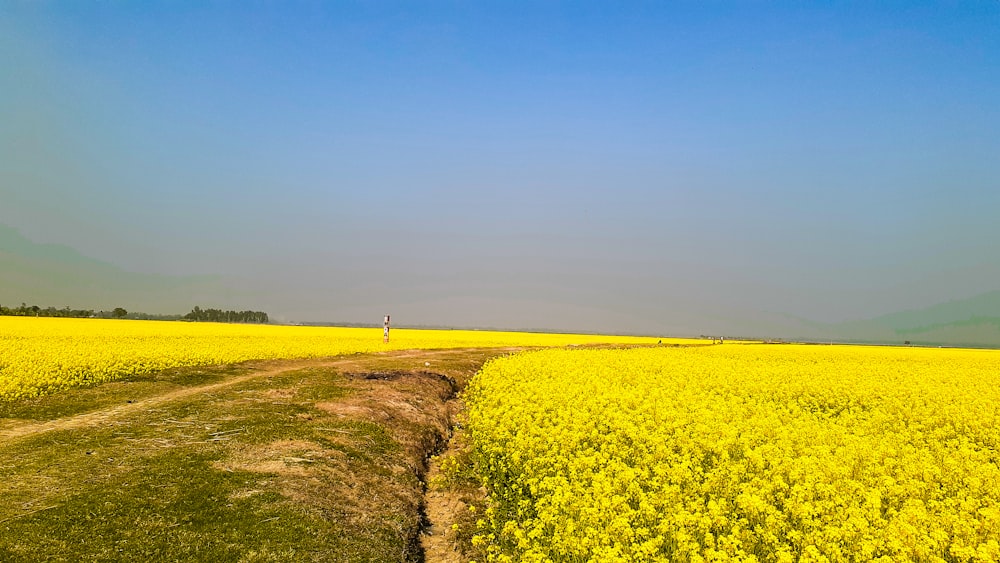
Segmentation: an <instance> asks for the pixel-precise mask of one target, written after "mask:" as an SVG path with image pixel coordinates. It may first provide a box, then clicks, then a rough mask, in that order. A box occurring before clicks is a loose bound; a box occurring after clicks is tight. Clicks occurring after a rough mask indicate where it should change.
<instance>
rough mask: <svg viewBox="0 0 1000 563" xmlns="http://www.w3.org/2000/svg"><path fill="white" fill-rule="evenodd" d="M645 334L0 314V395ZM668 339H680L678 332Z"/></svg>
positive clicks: (622, 339)
mask: <svg viewBox="0 0 1000 563" xmlns="http://www.w3.org/2000/svg"><path fill="white" fill-rule="evenodd" d="M656 340H657V339H653V338H640V337H628V336H594V335H579V334H533V333H516V332H487V331H460V330H454V331H452V330H406V329H393V330H392V341H391V342H390V343H389V344H383V343H382V329H380V328H374V329H373V328H332V327H298V326H268V325H234V324H217V323H184V322H162V321H119V320H103V319H64V318H34V317H0V401H10V400H15V399H19V398H27V397H36V396H39V395H43V394H48V393H52V392H55V391H59V390H62V389H67V388H70V387H76V386H80V385H88V384H92V383H97V382H103V381H110V380H114V379H119V378H122V377H126V376H129V375H137V374H145V373H151V372H154V371H157V370H162V369H166V368H171V367H178V366H195V365H213V364H230V363H236V362H242V361H246V360H262V359H278V358H308V357H323V356H335V355H340V354H354V353H362V352H378V351H384V350H401V349H411V348H464V347H502V346H565V345H569V344H588V343H609V344H643V343H645V344H648V343H653V342H656ZM671 342H683V341H680V340H676V341H673V340H672V341H671Z"/></svg>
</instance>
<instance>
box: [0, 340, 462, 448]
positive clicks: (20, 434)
mask: <svg viewBox="0 0 1000 563" xmlns="http://www.w3.org/2000/svg"><path fill="white" fill-rule="evenodd" d="M454 351H455V350H454V349H441V350H400V351H396V352H380V353H377V354H364V355H358V356H345V357H334V358H323V359H300V360H275V361H271V362H267V363H265V364H263V365H262V366H261V368H259V369H258V370H255V371H253V372H251V373H248V374H244V375H238V376H234V377H230V378H227V379H226V380H225V381H220V382H217V383H209V384H206V385H197V386H193V387H184V388H181V389H176V390H174V391H170V392H167V393H162V394H160V395H154V396H152V397H147V398H145V399H139V400H137V401H135V402H133V403H127V404H124V405H116V406H113V407H110V408H106V409H101V410H97V411H91V412H86V413H82V414H77V415H72V416H68V417H64V418H57V419H54V420H46V421H43V422H27V423H23V424H19V425H16V426H11V427H8V428H5V429H3V430H0V440H4V441H12V440H18V439H22V438H27V437H30V436H35V435H38V434H44V433H45V432H51V431H53V430H68V429H74V428H84V427H89V426H96V425H103V424H108V423H110V422H112V421H114V420H116V419H119V418H122V417H125V416H128V415H130V414H134V413H137V412H141V411H143V410H147V409H150V408H152V407H155V406H157V405H161V404H163V403H167V402H170V401H176V400H179V399H184V398H186V397H190V396H192V395H196V394H199V393H210V392H212V391H217V390H219V389H225V388H227V387H232V386H234V385H239V384H241V383H244V382H247V381H250V380H253V379H260V378H263V377H270V376H274V375H278V374H281V373H285V372H289V371H295V370H299V369H303V368H310V367H321V368H329V367H335V368H341V369H344V370H351V369H352V368H356V367H358V366H359V365H360V364H361V361H360V360H361V358H362V357H364V358H371V357H373V356H375V357H384V358H398V359H421V358H427V359H433V358H434V357H436V356H440V355H442V354H447V353H449V352H454ZM275 364H277V365H275ZM247 365H251V366H253V365H255V364H254V363H249V364H247ZM68 392H72V390H69V391H68Z"/></svg>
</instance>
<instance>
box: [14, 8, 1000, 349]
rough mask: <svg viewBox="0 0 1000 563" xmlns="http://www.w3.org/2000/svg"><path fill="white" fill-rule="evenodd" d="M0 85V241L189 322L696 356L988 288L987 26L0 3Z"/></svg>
mask: <svg viewBox="0 0 1000 563" xmlns="http://www.w3.org/2000/svg"><path fill="white" fill-rule="evenodd" d="M0 60H3V61H4V62H3V63H2V65H0V68H2V71H0V225H4V226H7V227H10V228H11V229H14V230H16V231H17V232H19V233H20V235H21V236H23V237H24V238H25V239H27V240H29V241H31V243H33V244H57V245H65V246H68V247H71V248H73V249H75V250H76V251H78V252H79V253H80V254H81V255H83V256H85V257H89V258H93V259H95V260H99V261H102V262H106V263H108V264H111V265H114V266H116V267H117V268H120V269H121V270H122V271H124V272H131V273H134V274H137V275H146V276H153V277H155V276H160V277H164V278H177V279H188V278H191V279H200V280H204V279H208V278H211V279H212V280H216V281H218V283H219V284H220V286H219V287H216V288H215V289H214V290H212V291H215V292H216V293H212V292H211V291H209V290H208V289H206V287H207V286H204V285H200V286H198V287H199V289H198V291H203V292H207V293H203V294H204V295H218V296H219V297H218V299H219V300H220V301H226V300H230V301H231V302H220V303H205V302H202V303H192V305H194V304H200V305H202V306H233V307H240V308H253V309H259V310H265V311H267V312H268V313H270V314H271V315H272V316H273V317H274V318H277V319H284V320H294V321H342V322H377V320H378V319H380V318H381V315H382V314H384V313H386V312H389V313H392V314H393V316H394V318H398V319H400V321H401V322H404V323H406V324H424V325H449V326H482V327H496V328H550V329H560V330H580V331H604V332H636V333H657V332H666V331H673V332H687V333H695V334H696V333H699V332H707V331H710V330H717V331H726V330H728V329H733V330H736V328H738V327H746V326H765V325H767V323H780V322H781V320H780V319H781V318H784V317H785V316H791V317H800V318H804V319H809V320H812V321H818V322H826V323H834V322H840V321H848V320H856V319H866V318H872V317H876V316H879V315H883V314H887V313H894V312H898V311H903V310H907V309H918V308H922V307H927V306H930V305H934V304H937V303H943V302H947V301H951V300H959V299H966V298H970V297H973V296H976V295H980V294H983V293H987V292H990V291H994V290H998V289H1000V245H997V244H996V242H997V241H998V240H1000V221H997V220H996V217H997V215H998V211H1000V134H998V131H1000V106H998V104H997V103H996V100H1000V72H998V71H997V69H1000V2H981V3H967V4H961V5H954V4H947V5H946V4H938V3H919V4H915V3H911V2H906V3H888V4H879V5H878V6H873V5H868V4H832V5H828V4H823V5H803V4H800V3H788V4H750V3H746V4H742V3H740V4H707V3H680V4H673V5H669V6H668V5H660V4H655V3H651V4H631V5H627V6H624V7H623V6H617V5H611V4H601V3H590V2H582V3H566V4H561V3H560V4H555V3H553V4H542V5H538V4H529V3H524V4H512V3H503V4H496V5H485V4H447V3H427V4H411V3H406V4H404V3H398V4H397V3H381V4H366V3H346V2H345V3H330V4H327V3H292V4H266V3H262V4H256V3H255V4H247V5H245V4H242V3H225V2H223V3H210V4H198V3H186V2H179V3H178V2H172V3H167V2H152V3H140V4H115V3H70V2H46V3H34V2H30V3H29V2H26V3H5V4H3V5H0ZM0 253H2V252H0ZM137 283H139V282H137ZM199 283H201V282H199ZM213 283H215V282H213ZM140 285H141V284H140ZM168 285H169V284H168ZM175 285H176V284H175ZM42 286H44V284H39V287H42ZM12 287H13V286H8V287H3V286H0V303H4V304H6V303H5V301H11V300H16V301H17V302H20V301H32V300H33V299H38V298H37V297H34V296H33V295H30V294H29V295H23V293H24V292H26V291H31V289H30V288H31V287H32V285H31V284H29V283H27V282H24V280H22V284H21V285H18V286H17V291H16V292H20V293H18V294H17V295H15V294H14V293H16V292H15V290H14V289H13V288H12ZM149 287H150V288H154V289H155V288H157V287H160V288H161V289H162V287H163V286H162V285H156V284H151V285H149ZM171 287H173V286H171ZM154 289H150V290H149V291H145V292H144V293H142V294H141V295H143V297H141V298H140V297H138V295H140V294H139V293H135V294H134V296H133V297H134V298H135V299H136V300H137V306H140V307H142V308H143V309H144V310H147V312H184V311H183V310H182V311H176V310H175V309H176V307H177V305H176V304H175V301H174V299H175V298H176V297H177V296H176V295H172V296H171V297H170V298H169V299H168V298H167V297H166V295H167V294H166V293H163V294H162V295H164V297H162V298H159V300H158V298H157V297H156V295H158V293H157V291H160V290H154ZM62 290H63V289H60V291H62ZM65 291H67V292H72V289H71V288H70V289H65ZM163 291H164V292H165V291H166V290H163ZM67 295H68V294H67ZM67 299H69V297H67ZM143 300H145V301H143ZM176 302H177V303H179V302H180V301H179V300H178V301H176ZM39 304H40V305H54V306H62V305H69V304H72V305H73V306H87V307H98V308H100V307H104V306H108V307H110V306H115V305H116V303H108V304H97V303H68V302H67V303H48V302H42V303H39ZM168 306H169V307H170V308H171V310H169V311H164V310H163V308H166V307H168Z"/></svg>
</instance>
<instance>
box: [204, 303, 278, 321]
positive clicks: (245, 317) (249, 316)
mask: <svg viewBox="0 0 1000 563" xmlns="http://www.w3.org/2000/svg"><path fill="white" fill-rule="evenodd" d="M184 320H187V321H196V322H201V321H204V322H211V323H258V324H267V322H268V318H267V313H265V312H263V311H223V310H221V309H202V308H201V307H198V306H195V308H194V309H191V312H190V313H188V314H186V315H184Z"/></svg>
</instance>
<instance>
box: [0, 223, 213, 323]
mask: <svg viewBox="0 0 1000 563" xmlns="http://www.w3.org/2000/svg"><path fill="white" fill-rule="evenodd" d="M224 295H225V291H224V289H223V285H222V283H221V280H220V279H219V278H215V277H209V276H188V277H175V276H163V275H152V274H141V273H135V272H128V271H125V270H123V269H121V268H119V267H117V266H115V265H113V264H109V263H107V262H102V261H100V260H94V259H93V258H88V257H86V256H83V255H82V254H80V253H79V252H77V251H76V250H74V249H72V248H70V247H68V246H62V245H57V244H38V243H35V242H32V241H30V240H28V239H26V238H25V237H23V236H22V235H21V234H20V233H18V232H17V231H16V230H15V229H12V228H10V227H8V226H6V225H0V304H3V305H7V306H16V305H19V304H20V303H21V302H25V303H28V304H29V305H30V304H38V305H41V306H55V307H62V306H70V307H79V308H87V309H102V308H105V309H111V308H113V307H124V308H126V309H137V310H143V311H147V312H150V313H183V312H185V311H188V310H190V309H191V307H192V306H193V305H196V304H198V303H213V304H215V303H224V302H225V301H224V299H223V298H224Z"/></svg>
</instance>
